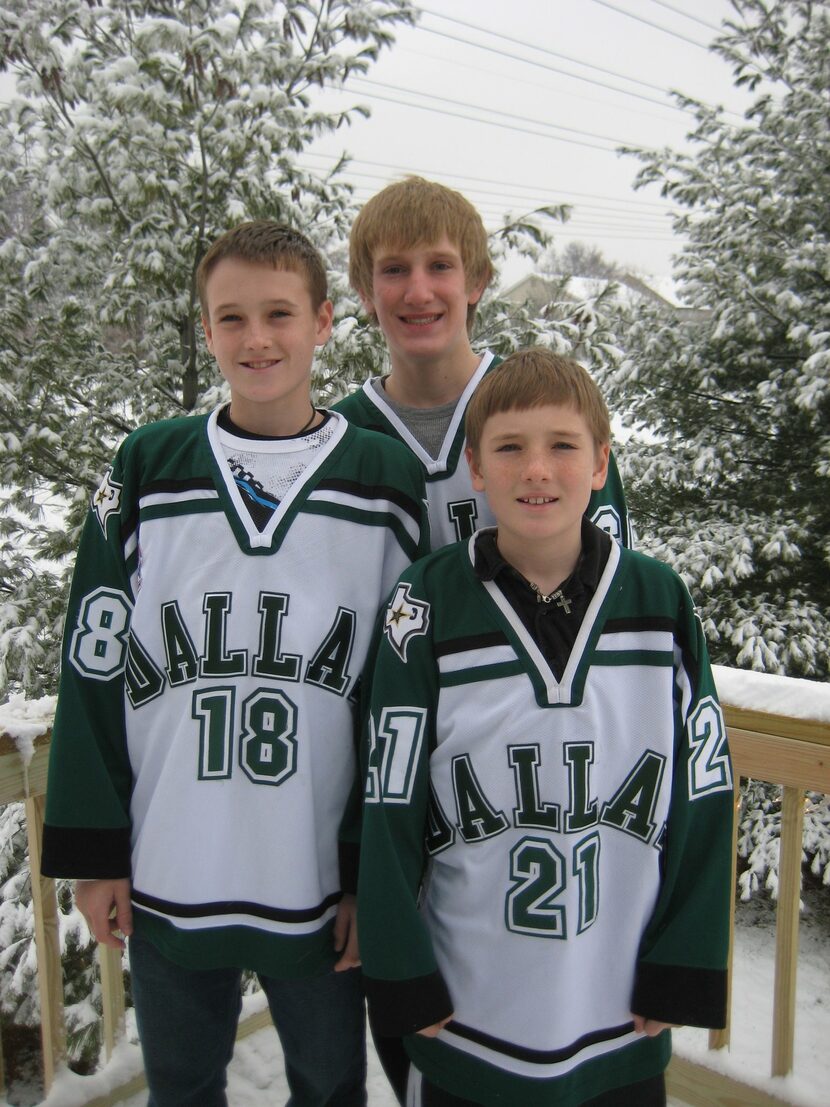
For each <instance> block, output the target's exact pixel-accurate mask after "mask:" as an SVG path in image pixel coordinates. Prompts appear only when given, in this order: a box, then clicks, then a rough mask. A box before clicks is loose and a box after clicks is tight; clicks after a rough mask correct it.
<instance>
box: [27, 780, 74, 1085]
mask: <svg viewBox="0 0 830 1107" xmlns="http://www.w3.org/2000/svg"><path fill="white" fill-rule="evenodd" d="M25 803H26V827H27V833H28V836H29V871H30V872H31V876H32V907H33V908H34V916H35V948H36V949H37V983H38V992H39V995H40V1036H41V1042H42V1044H43V1083H44V1087H45V1090H46V1092H47V1094H48V1092H49V1089H50V1088H51V1086H52V1083H53V1082H54V1079H55V1071H56V1069H57V1067H58V1065H59V1064H60V1063H61V1062H62V1061H63V1059H64V1057H65V1056H66V1031H65V1028H64V1022H63V969H62V967H61V952H60V940H59V938H58V898H57V896H56V894H55V882H54V880H50V879H49V878H48V877H44V876H42V875H41V872H40V850H41V845H42V842H43V815H44V811H45V809H46V797H45V796H44V795H39V796H32V797H29V798H28V799H26V801H25Z"/></svg>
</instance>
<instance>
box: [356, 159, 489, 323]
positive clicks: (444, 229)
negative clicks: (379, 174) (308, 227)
mask: <svg viewBox="0 0 830 1107" xmlns="http://www.w3.org/2000/svg"><path fill="white" fill-rule="evenodd" d="M443 235H446V236H447V238H448V239H449V240H450V242H452V244H453V245H454V246H455V247H456V249H457V250H458V252H459V254H460V255H461V262H462V264H463V266H464V276H465V278H466V282H467V290H468V291H471V290H472V289H474V288H478V287H481V288H482V289H484V288H486V287H487V285H488V284H489V283H490V281H491V280H492V279H493V263H492V261H491V260H490V253H489V250H488V248H487V232H486V231H485V229H484V224H483V223H482V221H481V216H480V215H479V214H478V212H477V211H476V209H475V208H474V207H473V205H472V204H471V203H470V201H469V200H467V199H465V197H463V196H462V195H461V193H460V192H455V191H454V190H453V189H451V188H447V187H446V186H445V185H442V184H438V183H437V182H436V181H426V180H424V178H423V177H406V178H405V180H403V181H396V182H395V183H394V184H391V185H387V187H386V188H384V189H382V190H381V191H380V192H378V193H377V195H375V196H373V197H372V199H371V200H369V201H368V202H367V203H366V204H364V205H363V207H362V208H361V209H360V213H359V214H358V217H357V219H355V221H354V224H353V225H352V231H351V235H350V236H349V281H350V282H351V285H352V288H354V289H355V291H356V292H358V293H360V295H361V296H371V294H372V268H373V265H374V259H375V253H376V252H377V251H378V250H380V249H387V248H388V249H390V250H410V249H412V248H413V247H414V246H420V245H422V244H423V245H431V244H432V243H433V242H437V241H438V239H439V238H441V237H442V236H443ZM477 306H478V305H477V304H470V305H469V307H468V309H467V327H468V328H469V327H470V326H471V325H472V321H473V318H474V316H475V313H476V308H477Z"/></svg>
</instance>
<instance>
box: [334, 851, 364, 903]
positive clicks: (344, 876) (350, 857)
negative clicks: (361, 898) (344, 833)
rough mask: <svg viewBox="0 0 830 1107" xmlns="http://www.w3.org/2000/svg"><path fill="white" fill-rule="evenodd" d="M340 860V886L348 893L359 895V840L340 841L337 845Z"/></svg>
mask: <svg viewBox="0 0 830 1107" xmlns="http://www.w3.org/2000/svg"><path fill="white" fill-rule="evenodd" d="M337 850H338V854H339V857H338V860H339V862H340V888H341V890H342V891H344V892H345V893H347V894H350V895H353V896H354V895H357V868H358V862H359V860H360V845H359V844H358V843H357V842H344V841H340V842H339V843H338V846H337Z"/></svg>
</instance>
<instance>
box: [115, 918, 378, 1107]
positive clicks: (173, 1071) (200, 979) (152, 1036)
mask: <svg viewBox="0 0 830 1107" xmlns="http://www.w3.org/2000/svg"><path fill="white" fill-rule="evenodd" d="M130 970H131V975H132V989H133V1002H134V1004H135V1013H136V1021H137V1023H138V1034H139V1038H140V1039H141V1050H142V1054H143V1057H144V1068H145V1071H146V1073H147V1085H148V1087H149V1089H150V1098H149V1100H148V1103H147V1107H226V1105H227V1097H226V1095H225V1087H226V1085H227V1067H228V1064H229V1062H230V1060H231V1057H232V1056H233V1047H234V1041H235V1038H236V1027H237V1023H238V1021H239V1012H240V1010H241V1008H242V988H241V978H242V973H241V971H240V970H239V969H186V968H183V967H182V966H181V965H177V964H176V963H175V962H173V961H170V960H168V959H167V958H166V957H165V956H164V955H163V954H161V953H160V952H159V950H158V949H156V947H155V946H154V945H153V944H152V942H147V941H145V940H143V939H141V938H135V937H133V938H131V939H130ZM259 981H260V984H261V985H262V989H263V991H264V992H265V995H266V996H267V999H268V1007H269V1008H270V1011H271V1018H272V1019H273V1021H274V1026H275V1027H276V1029H277V1034H278V1035H279V1038H280V1042H281V1043H282V1049H283V1054H284V1056H285V1074H286V1077H287V1078H288V1087H289V1091H290V1096H289V1099H288V1103H287V1104H286V1107H365V1104H366V1035H365V1016H364V1008H363V992H362V988H361V981H360V971H359V970H357V969H352V970H349V971H348V972H342V973H335V972H329V973H325V974H323V975H321V976H305V977H297V978H294V979H289V980H277V979H274V978H273V977H267V976H260V978H259Z"/></svg>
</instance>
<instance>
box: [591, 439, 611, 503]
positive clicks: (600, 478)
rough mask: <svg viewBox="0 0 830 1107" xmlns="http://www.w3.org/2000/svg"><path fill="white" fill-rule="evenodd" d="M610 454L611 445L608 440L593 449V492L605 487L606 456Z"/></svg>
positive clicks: (606, 473)
mask: <svg viewBox="0 0 830 1107" xmlns="http://www.w3.org/2000/svg"><path fill="white" fill-rule="evenodd" d="M610 455H611V446H610V444H609V443H608V442H605V443H604V444H603V445H602V446H597V447H596V449H595V450H594V476H593V480H592V481H591V488H593V490H594V491H595V492H598V491H599V489H600V488H604V487H605V481H606V478H607V477H608V458H609V457H610Z"/></svg>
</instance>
